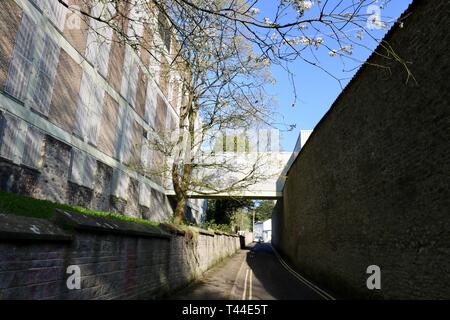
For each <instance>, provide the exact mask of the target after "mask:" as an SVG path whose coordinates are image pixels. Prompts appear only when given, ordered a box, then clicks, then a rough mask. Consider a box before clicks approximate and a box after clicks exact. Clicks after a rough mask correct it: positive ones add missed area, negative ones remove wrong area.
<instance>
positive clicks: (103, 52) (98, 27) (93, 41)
mask: <svg viewBox="0 0 450 320" xmlns="http://www.w3.org/2000/svg"><path fill="white" fill-rule="evenodd" d="M112 14H114V6H113V5H112V4H111V3H109V4H105V3H100V2H99V3H96V4H95V6H94V7H93V8H92V15H93V16H94V17H99V16H102V17H103V16H105V17H104V18H106V16H108V17H109V16H111V15H112ZM112 36H113V30H112V29H111V28H110V27H109V26H108V25H107V24H105V23H103V22H100V21H98V20H95V19H91V22H90V28H89V33H88V36H87V46H86V52H85V55H86V59H87V60H88V61H89V62H91V63H92V65H93V66H94V67H95V68H97V69H98V72H99V73H100V74H101V75H102V76H104V77H106V76H107V75H108V65H109V63H108V62H109V52H110V50H111V39H112Z"/></svg>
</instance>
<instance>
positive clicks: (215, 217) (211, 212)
mask: <svg viewBox="0 0 450 320" xmlns="http://www.w3.org/2000/svg"><path fill="white" fill-rule="evenodd" d="M253 207H254V201H253V200H250V199H244V198H233V199H213V200H208V210H207V212H206V221H214V222H215V223H217V224H219V225H220V224H226V225H230V224H231V222H232V218H233V214H234V213H235V212H237V211H238V210H239V209H242V210H251V209H252V208H253Z"/></svg>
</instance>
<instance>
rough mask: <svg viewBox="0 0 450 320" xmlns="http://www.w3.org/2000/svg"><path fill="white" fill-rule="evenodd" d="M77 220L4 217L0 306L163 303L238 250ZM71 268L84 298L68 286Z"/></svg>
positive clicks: (222, 242)
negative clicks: (14, 302)
mask: <svg viewBox="0 0 450 320" xmlns="http://www.w3.org/2000/svg"><path fill="white" fill-rule="evenodd" d="M64 214H65V213H63V212H60V213H59V216H61V215H64ZM71 215H72V217H70V218H69V220H67V219H66V220H64V223H63V222H62V220H58V219H59V218H58V219H57V220H58V221H57V223H53V224H52V223H49V222H47V221H44V220H41V219H32V218H22V217H14V216H7V215H0V299H33V300H35V299H155V298H161V297H163V296H164V295H166V294H167V293H169V292H172V291H174V290H176V289H178V288H181V287H183V286H186V285H187V284H188V283H189V282H190V281H192V280H194V279H196V278H198V277H199V276H201V275H202V273H203V272H204V271H206V270H207V269H208V268H210V267H211V266H212V265H213V264H215V263H216V262H218V261H219V260H221V259H223V258H225V257H227V256H229V255H232V254H233V253H235V252H236V251H237V250H238V249H239V238H238V237H237V236H231V235H225V234H215V233H211V232H208V231H204V230H200V231H199V232H195V233H187V232H184V231H181V230H176V229H173V228H170V227H168V226H167V227H166V228H156V227H150V226H148V227H147V226H142V225H136V224H133V223H128V222H120V223H119V222H114V221H110V220H109V221H108V219H106V220H105V219H102V218H92V217H88V216H84V215H80V214H71ZM60 218H61V217H60ZM68 224H70V226H71V228H70V229H69V231H68V230H63V229H61V226H65V228H66V229H67V225H68ZM2 226H6V227H5V228H2ZM30 228H32V229H33V230H34V231H33V232H31V231H30ZM70 265H77V266H79V267H80V271H81V286H80V289H79V290H78V289H73V290H69V289H68V287H67V285H66V281H67V279H68V277H69V276H70V274H67V268H68V266H70Z"/></svg>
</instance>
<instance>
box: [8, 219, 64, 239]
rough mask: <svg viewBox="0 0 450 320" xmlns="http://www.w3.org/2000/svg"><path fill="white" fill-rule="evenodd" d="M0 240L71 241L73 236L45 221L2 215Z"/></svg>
mask: <svg viewBox="0 0 450 320" xmlns="http://www.w3.org/2000/svg"><path fill="white" fill-rule="evenodd" d="M0 239H23V240H51V241H70V240H72V235H71V234H69V233H67V232H66V231H64V230H63V229H61V228H59V227H58V226H56V225H54V224H53V223H51V222H50V221H48V220H45V219H39V218H30V217H22V216H17V215H14V214H0Z"/></svg>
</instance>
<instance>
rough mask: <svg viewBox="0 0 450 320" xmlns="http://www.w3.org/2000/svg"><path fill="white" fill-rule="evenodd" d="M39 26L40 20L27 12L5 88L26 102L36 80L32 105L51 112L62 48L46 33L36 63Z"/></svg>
mask: <svg viewBox="0 0 450 320" xmlns="http://www.w3.org/2000/svg"><path fill="white" fill-rule="evenodd" d="M36 28H37V25H36V23H34V21H33V20H32V19H31V18H30V17H28V16H27V15H25V14H24V15H23V16H22V21H21V24H20V27H19V31H18V35H17V37H16V43H15V47H14V52H13V56H12V59H11V62H10V65H9V69H8V77H7V81H6V84H5V91H6V92H7V93H8V94H10V95H11V96H13V97H15V98H16V99H18V100H20V101H22V102H24V103H25V102H26V98H27V92H28V88H29V86H30V84H31V83H34V88H32V90H33V91H32V104H31V107H32V108H33V109H34V110H36V111H38V112H40V113H41V114H44V115H48V111H49V108H50V100H51V96H52V92H53V83H54V79H55V75H56V68H57V65H58V59H59V51H60V48H59V46H58V45H57V44H56V43H55V42H54V41H53V40H52V39H51V38H50V37H49V36H46V37H45V39H44V43H43V45H42V49H41V50H42V51H40V52H39V54H38V56H39V58H38V59H37V60H36V61H35V62H34V59H35V58H34V56H35V54H36V52H35V51H36V50H37V48H36V43H37V41H38V40H39V39H37V37H38V36H39V35H38V33H37V32H36ZM33 69H35V70H36V78H35V81H34V82H30V79H31V74H32V70H33Z"/></svg>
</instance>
